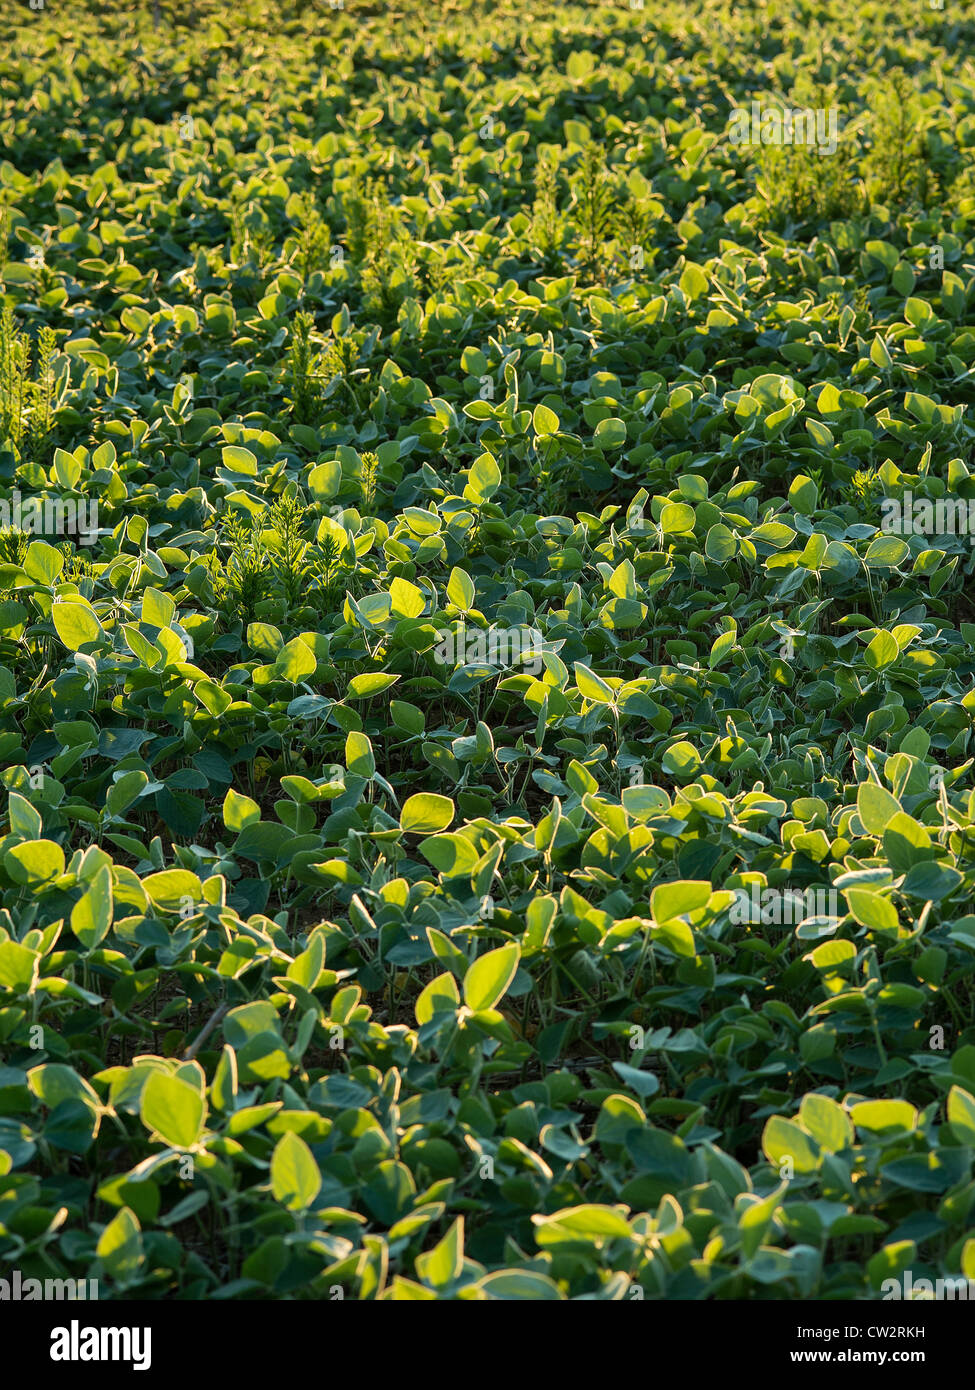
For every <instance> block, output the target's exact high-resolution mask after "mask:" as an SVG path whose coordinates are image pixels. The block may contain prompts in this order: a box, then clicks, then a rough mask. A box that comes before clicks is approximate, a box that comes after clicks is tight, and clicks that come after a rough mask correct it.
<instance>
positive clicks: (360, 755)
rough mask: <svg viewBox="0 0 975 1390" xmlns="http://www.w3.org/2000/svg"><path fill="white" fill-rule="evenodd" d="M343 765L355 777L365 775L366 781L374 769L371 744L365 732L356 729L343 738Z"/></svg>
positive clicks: (374, 761) (374, 759) (374, 763)
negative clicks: (361, 732)
mask: <svg viewBox="0 0 975 1390" xmlns="http://www.w3.org/2000/svg"><path fill="white" fill-rule="evenodd" d="M345 766H346V768H347V769H348V770H349V772H351V773H353V774H354V775H355V776H356V777H365V779H366V780H367V781H369V780H370V778H371V777H372V776H373V774H374V773H375V771H376V758H375V754H374V753H373V751H372V744H371V743H370V741H369V739H368V738H367V737H366V735H365V734H360V733H359V732H358V730H356V729H353V730H352V732H351V733H350V734H349V735H348V736H347V737H346V740H345Z"/></svg>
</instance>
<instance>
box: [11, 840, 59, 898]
mask: <svg viewBox="0 0 975 1390" xmlns="http://www.w3.org/2000/svg"><path fill="white" fill-rule="evenodd" d="M3 864H4V868H5V869H6V870H7V873H8V874H9V875H10V877H11V878H12V879H13V881H14V882H15V883H20V884H23V885H24V887H27V888H32V889H35V890H36V889H38V888H41V887H43V886H44V885H45V884H47V883H52V882H53V881H54V880H55V879H56V878H60V877H61V875H62V874H63V873H64V850H63V849H62V848H61V846H60V845H59V844H56V843H55V842H54V841H53V840H29V841H28V842H27V843H26V844H23V845H14V847H13V848H12V849H8V850H7V852H6V854H5V855H4V856H3Z"/></svg>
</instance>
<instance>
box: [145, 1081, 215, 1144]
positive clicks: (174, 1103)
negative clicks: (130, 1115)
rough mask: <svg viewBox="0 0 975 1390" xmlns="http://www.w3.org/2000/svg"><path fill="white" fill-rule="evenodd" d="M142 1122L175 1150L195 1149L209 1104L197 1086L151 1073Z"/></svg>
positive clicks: (146, 1088)
mask: <svg viewBox="0 0 975 1390" xmlns="http://www.w3.org/2000/svg"><path fill="white" fill-rule="evenodd" d="M141 1114H142V1123H143V1124H144V1125H145V1126H146V1128H147V1129H150V1130H153V1131H155V1133H156V1134H158V1135H159V1137H160V1139H162V1141H163V1143H165V1144H169V1145H170V1146H171V1147H172V1148H174V1149H192V1148H193V1146H194V1145H195V1144H196V1142H197V1140H198V1139H199V1137H200V1135H201V1133H202V1131H203V1122H204V1120H205V1118H206V1102H205V1101H204V1099H203V1097H202V1095H201V1094H200V1092H199V1091H198V1090H197V1089H196V1087H195V1086H191V1085H190V1084H189V1083H188V1082H186V1081H182V1080H180V1078H179V1077H178V1076H170V1074H169V1073H168V1072H164V1071H155V1070H153V1072H152V1073H151V1074H150V1076H149V1080H148V1081H147V1082H146V1084H145V1086H144V1087H143V1090H142V1108H141Z"/></svg>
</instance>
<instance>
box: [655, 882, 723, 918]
mask: <svg viewBox="0 0 975 1390" xmlns="http://www.w3.org/2000/svg"><path fill="white" fill-rule="evenodd" d="M710 897H711V884H710V883H709V882H708V881H707V880H706V879H690V878H682V879H678V880H677V881H676V882H674V883H661V884H658V885H657V887H656V888H655V889H654V890H653V892H652V893H651V894H650V911H651V912H652V913H653V916H654V920H655V921H657V922H669V921H670V920H671V919H672V918H674V917H683V916H685V915H686V914H687V913H689V912H696V911H697V910H698V908H701V907H706V906H707V904H708V902H709V900H710Z"/></svg>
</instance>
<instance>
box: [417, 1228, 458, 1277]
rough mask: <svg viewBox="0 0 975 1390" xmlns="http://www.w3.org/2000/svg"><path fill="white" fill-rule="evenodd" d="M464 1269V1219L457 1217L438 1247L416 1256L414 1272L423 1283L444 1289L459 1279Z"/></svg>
mask: <svg viewBox="0 0 975 1390" xmlns="http://www.w3.org/2000/svg"><path fill="white" fill-rule="evenodd" d="M463 1268H464V1218H463V1217H462V1216H458V1218H457V1220H456V1221H455V1222H454V1223H453V1224H452V1225H451V1227H450V1229H449V1230H448V1232H447V1234H446V1235H445V1236H444V1238H443V1240H441V1241H440V1243H439V1244H438V1245H435V1246H434V1248H433V1249H432V1250H430V1251H428V1252H427V1253H426V1254H423V1255H417V1257H416V1272H417V1275H418V1276H419V1278H421V1279H422V1280H423V1281H424V1283H427V1284H432V1285H433V1287H434V1288H436V1289H446V1288H447V1287H448V1286H449V1285H450V1284H452V1283H453V1282H454V1280H455V1279H459V1278H460V1275H461V1271H462V1270H463Z"/></svg>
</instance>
